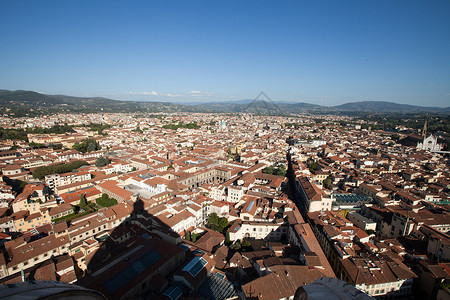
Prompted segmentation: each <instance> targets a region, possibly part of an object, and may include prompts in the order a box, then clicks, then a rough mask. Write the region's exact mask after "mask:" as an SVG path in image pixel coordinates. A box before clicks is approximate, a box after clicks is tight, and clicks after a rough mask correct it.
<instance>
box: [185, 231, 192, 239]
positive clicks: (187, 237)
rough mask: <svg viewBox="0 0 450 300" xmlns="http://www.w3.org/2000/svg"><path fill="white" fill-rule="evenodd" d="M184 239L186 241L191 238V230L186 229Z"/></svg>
mask: <svg viewBox="0 0 450 300" xmlns="http://www.w3.org/2000/svg"><path fill="white" fill-rule="evenodd" d="M184 239H185V240H187V241H190V240H191V232H190V231H189V230H188V231H186V233H185V235H184Z"/></svg>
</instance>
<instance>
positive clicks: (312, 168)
mask: <svg viewBox="0 0 450 300" xmlns="http://www.w3.org/2000/svg"><path fill="white" fill-rule="evenodd" d="M308 169H309V171H310V172H311V173H313V172H314V171H315V170H317V164H316V163H315V162H314V161H313V162H312V163H310V164H309V165H308Z"/></svg>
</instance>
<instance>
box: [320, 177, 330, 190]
mask: <svg viewBox="0 0 450 300" xmlns="http://www.w3.org/2000/svg"><path fill="white" fill-rule="evenodd" d="M322 185H323V187H324V188H326V189H329V188H330V187H331V178H330V177H328V178H327V179H325V180H324V181H323V184H322Z"/></svg>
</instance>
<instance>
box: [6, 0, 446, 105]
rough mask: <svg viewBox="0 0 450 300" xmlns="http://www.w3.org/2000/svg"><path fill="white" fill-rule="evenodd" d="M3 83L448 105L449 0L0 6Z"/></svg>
mask: <svg viewBox="0 0 450 300" xmlns="http://www.w3.org/2000/svg"><path fill="white" fill-rule="evenodd" d="M0 37H1V41H2V42H1V43H0V88H1V89H9V90H17V89H24V90H34V91H39V92H43V93H47V94H67V95H74V96H103V97H109V98H113V99H129V100H137V99H140V100H155V101H156V100H160V101H171V102H183V101H231V100H240V99H253V98H254V97H256V96H257V95H258V94H259V92H261V91H264V92H265V93H266V94H267V95H269V96H270V97H271V99H272V100H284V101H295V102H309V103H315V104H321V105H336V104H342V103H345V102H353V101H377V100H380V101H393V102H397V103H407V104H415V105H424V106H450V1H448V0H443V1H413V0H407V1H400V0H396V1H363V0H358V1H345V0H342V1H320V0H319V1H274V0H272V1H263V0H259V1H242V0H240V1H188V0H184V1H170V0H168V1H45V0H43V1H7V0H5V1H0Z"/></svg>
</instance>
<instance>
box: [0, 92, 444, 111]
mask: <svg viewBox="0 0 450 300" xmlns="http://www.w3.org/2000/svg"><path fill="white" fill-rule="evenodd" d="M0 107H1V108H2V109H1V110H0V112H1V113H2V114H4V113H5V112H8V113H9V114H11V113H13V114H14V115H16V116H25V115H28V116H33V115H40V114H43V113H56V112H74V113H76V112H86V113H87V112H142V113H145V114H149V113H156V112H223V113H240V112H248V113H257V114H276V115H280V114H283V115H287V114H293V113H305V112H309V113H405V114H411V113H414V114H418V113H425V114H426V113H437V114H446V115H447V114H450V107H446V108H442V107H425V106H415V105H407V104H398V103H393V102H386V101H362V102H349V103H345V104H342V105H337V106H322V105H317V104H310V103H304V102H299V103H291V102H282V101H279V102H278V101H277V102H272V101H266V100H249V99H245V100H237V101H229V102H207V103H199V102H196V103H194V102H192V103H183V104H180V103H170V102H145V101H122V100H113V99H107V98H100V97H73V96H65V95H46V94H41V93H37V92H33V91H20V90H19V91H8V90H0Z"/></svg>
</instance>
